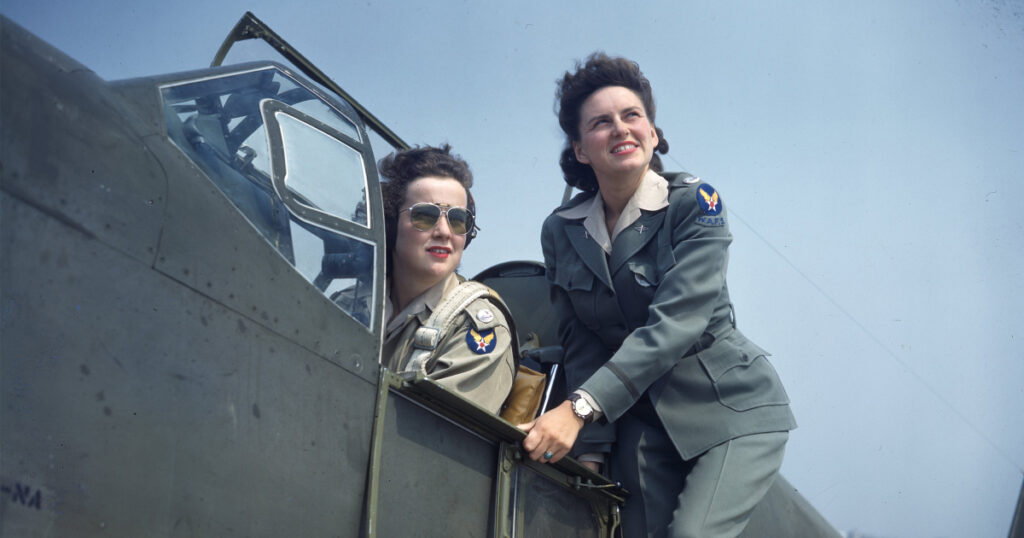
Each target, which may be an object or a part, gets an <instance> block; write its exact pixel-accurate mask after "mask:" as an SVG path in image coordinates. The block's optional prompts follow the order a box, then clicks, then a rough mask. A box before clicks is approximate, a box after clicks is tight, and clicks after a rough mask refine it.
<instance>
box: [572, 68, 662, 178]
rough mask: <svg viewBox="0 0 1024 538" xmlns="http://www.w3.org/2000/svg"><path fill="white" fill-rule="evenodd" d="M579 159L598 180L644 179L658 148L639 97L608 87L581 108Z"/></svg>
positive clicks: (629, 92)
mask: <svg viewBox="0 0 1024 538" xmlns="http://www.w3.org/2000/svg"><path fill="white" fill-rule="evenodd" d="M572 145H573V150H574V151H575V152H576V159H577V160H578V161H579V162H581V163H583V164H589V165H590V166H591V168H593V169H594V174H595V175H597V178H598V179H599V180H605V181H606V180H612V179H616V178H619V177H622V176H630V177H632V176H634V175H637V176H642V175H643V173H644V172H646V171H647V167H648V166H649V165H650V163H651V157H652V156H653V155H654V148H655V147H656V146H657V145H658V135H657V133H655V131H654V125H653V124H652V123H651V122H650V120H649V119H648V117H647V111H646V110H645V109H644V104H643V101H641V100H640V97H639V96H638V95H637V94H636V93H634V92H633V90H630V89H629V88H625V87H623V86H606V87H604V88H601V89H600V90H597V91H596V92H594V93H592V94H590V97H587V99H586V100H585V101H583V105H582V106H580V139H579V140H578V141H574V142H573V144H572Z"/></svg>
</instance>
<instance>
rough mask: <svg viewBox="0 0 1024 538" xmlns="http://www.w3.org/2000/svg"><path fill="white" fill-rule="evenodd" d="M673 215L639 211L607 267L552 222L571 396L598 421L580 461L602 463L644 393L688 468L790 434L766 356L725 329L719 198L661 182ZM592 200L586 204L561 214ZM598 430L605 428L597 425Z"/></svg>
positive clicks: (564, 225) (682, 181) (570, 223)
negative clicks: (594, 407) (721, 447)
mask: <svg viewBox="0 0 1024 538" xmlns="http://www.w3.org/2000/svg"><path fill="white" fill-rule="evenodd" d="M665 177H666V179H668V181H669V206H668V207H666V208H663V209H660V210H657V211H643V212H642V214H641V216H640V218H639V219H638V220H637V221H636V222H634V223H633V224H632V225H631V226H630V227H629V228H627V229H625V230H623V231H622V232H621V233H619V235H617V236H616V237H615V240H614V241H613V243H612V251H611V254H610V255H606V254H605V252H604V250H602V249H601V247H600V246H599V245H598V244H597V243H596V242H595V241H594V240H593V239H592V238H589V237H588V234H587V232H586V230H585V229H584V227H583V219H567V218H564V217H562V216H559V215H557V214H552V215H550V216H549V217H548V218H547V219H546V220H545V222H544V227H543V231H542V236H541V244H542V246H543V249H544V261H545V263H546V264H547V277H548V280H549V282H550V284H551V300H552V304H553V306H554V308H555V310H556V313H557V314H558V317H559V336H560V339H561V342H562V346H563V348H564V351H565V366H566V375H567V382H568V387H569V389H570V390H574V389H577V388H580V389H582V390H585V391H587V392H588V393H589V394H590V395H591V396H592V397H593V399H594V400H595V402H596V403H597V404H598V406H599V407H600V408H601V410H602V411H603V413H604V417H603V419H602V420H601V421H599V422H598V423H595V424H591V425H589V426H587V427H586V428H585V429H584V430H583V432H582V433H581V436H580V441H579V442H578V443H577V447H576V451H577V452H589V451H594V450H597V451H608V449H609V448H610V443H611V442H613V441H614V429H613V428H612V427H611V426H610V425H609V424H607V422H614V421H615V420H616V419H618V418H620V417H621V416H622V415H623V414H624V413H626V411H627V410H629V408H630V407H631V406H632V405H633V404H634V403H635V402H636V401H637V400H638V399H639V398H640V397H641V395H643V394H644V393H645V392H646V393H647V394H648V395H649V397H650V399H651V402H652V403H653V405H654V409H655V411H656V412H657V414H658V417H659V418H660V419H661V421H662V424H664V425H665V428H666V430H667V432H668V434H669V437H670V438H671V439H672V441H673V443H674V444H675V446H676V449H677V450H678V451H679V453H680V455H681V456H682V457H683V458H684V459H687V460H688V459H691V458H693V457H696V456H698V455H700V454H701V453H703V452H704V451H706V450H707V449H709V448H711V447H713V446H715V445H718V444H720V443H723V442H725V441H728V440H730V439H734V438H736V437H739V436H742V435H748V434H753V433H764V432H771V431H785V430H790V429H792V428H795V427H796V422H795V421H794V419H793V415H792V413H791V412H790V409H789V398H788V396H787V395H786V391H785V389H784V388H783V386H782V383H781V381H780V380H779V378H778V375H777V374H776V372H775V369H774V368H773V367H772V365H771V364H770V363H769V362H768V359H767V355H768V353H767V352H765V351H764V350H762V349H761V348H760V347H758V346H757V345H755V344H754V343H753V342H751V341H749V340H747V339H746V338H745V337H744V336H743V334H742V333H740V332H739V331H738V330H737V329H736V328H735V327H734V324H733V321H732V320H733V319H734V317H733V315H732V304H731V302H730V300H729V292H728V289H727V286H726V278H725V275H726V269H727V265H728V263H727V261H728V246H729V243H730V242H731V241H732V236H731V235H730V233H729V227H728V222H727V220H726V216H725V212H724V209H723V206H722V203H721V200H720V198H719V195H718V194H717V192H716V191H715V190H714V189H713V188H712V187H711V186H710V185H707V184H706V183H702V182H700V180H698V179H697V178H695V177H693V176H690V175H689V174H666V175H665ZM593 196H594V193H583V194H580V195H579V196H577V197H575V198H574V199H573V200H571V201H569V202H568V204H566V205H565V206H563V207H561V208H559V209H558V210H556V212H557V211H559V210H562V209H565V208H569V207H573V206H575V205H577V204H579V203H582V202H583V201H585V200H587V199H589V198H591V197H593ZM602 422H604V423H605V424H601V423H602Z"/></svg>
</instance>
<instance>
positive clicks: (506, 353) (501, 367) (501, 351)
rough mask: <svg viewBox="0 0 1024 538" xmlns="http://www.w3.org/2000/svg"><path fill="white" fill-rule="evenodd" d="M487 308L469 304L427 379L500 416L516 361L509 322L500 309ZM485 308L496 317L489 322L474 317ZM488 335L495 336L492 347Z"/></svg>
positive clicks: (485, 304)
mask: <svg viewBox="0 0 1024 538" xmlns="http://www.w3.org/2000/svg"><path fill="white" fill-rule="evenodd" d="M488 305H490V302H489V301H487V300H486V299H479V300H477V301H473V302H472V303H470V306H469V309H468V311H467V312H465V313H464V314H465V315H464V316H463V322H462V323H461V324H460V325H459V326H457V327H456V328H455V329H453V330H452V331H450V332H449V333H448V335H447V336H446V337H445V339H444V341H443V342H441V349H440V351H439V353H438V359H437V362H436V363H435V365H434V367H433V368H431V370H430V372H429V374H428V377H429V378H430V379H433V380H434V381H437V382H438V383H440V384H441V385H443V386H444V387H445V388H447V389H448V390H451V391H452V392H455V393H456V394H458V395H460V396H462V397H464V398H466V399H468V400H470V401H472V402H473V403H475V404H477V405H479V406H480V407H483V408H484V409H487V410H488V411H490V412H492V413H495V414H497V413H498V412H499V411H501V405H502V404H503V403H505V398H507V397H508V393H509V391H511V390H512V380H513V378H514V376H515V361H514V358H513V356H512V340H511V335H510V332H509V328H508V322H506V321H505V317H504V316H503V315H502V313H501V311H500V310H499V309H498V308H497V307H494V306H493V305H490V306H489V307H488ZM484 308H487V310H488V311H489V312H490V313H491V315H493V316H494V318H493V320H491V321H489V322H486V323H485V322H480V321H479V320H477V319H476V317H475V313H476V312H478V311H480V310H481V309H484ZM471 330H472V331H473V332H474V333H475V334H476V335H483V341H482V343H480V344H478V343H476V340H475V336H474V335H473V334H471V333H470V331H471ZM492 331H493V332H492ZM488 335H492V337H493V346H492V343H491V342H490V341H489V340H487V338H488Z"/></svg>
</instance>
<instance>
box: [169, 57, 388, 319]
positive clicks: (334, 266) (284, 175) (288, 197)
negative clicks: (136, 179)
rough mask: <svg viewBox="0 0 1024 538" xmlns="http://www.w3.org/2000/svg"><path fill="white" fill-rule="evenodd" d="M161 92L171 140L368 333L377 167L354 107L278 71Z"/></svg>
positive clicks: (263, 69) (256, 70) (210, 79)
mask: <svg viewBox="0 0 1024 538" xmlns="http://www.w3.org/2000/svg"><path fill="white" fill-rule="evenodd" d="M160 92H161V98H162V100H163V109H164V118H165V122H166V125H167V133H168V136H169V137H170V138H171V139H172V140H173V141H174V142H175V143H176V144H177V145H178V146H179V147H180V148H181V149H182V150H183V151H184V152H185V154H187V155H188V156H189V157H190V158H191V159H192V161H194V162H195V163H196V164H197V165H198V166H199V167H200V168H201V169H202V170H203V171H204V172H205V173H206V174H207V175H208V176H209V177H210V178H211V179H212V180H213V182H214V183H215V184H216V185H217V187H219V188H220V190H221V191H222V192H223V193H224V194H225V195H226V196H227V197H228V198H229V199H230V200H231V201H232V203H234V205H235V206H236V207H237V208H238V209H239V210H240V211H241V212H242V213H243V214H244V215H245V216H246V218H247V219H248V220H249V222H250V223H252V225H253V226H254V227H255V228H256V229H257V230H259V232H260V233H261V234H262V235H263V237H265V238H266V239H267V241H269V242H270V244H271V245H273V246H274V248H275V249H276V250H277V252H279V253H280V254H281V255H282V256H283V257H284V258H285V259H287V260H288V262H289V263H291V264H292V265H293V266H294V267H295V268H296V270H298V271H299V272H300V273H301V274H302V275H303V276H304V277H305V278H306V279H307V280H309V281H310V282H311V283H313V285H315V286H316V287H317V288H319V289H320V290H321V291H322V292H323V293H324V294H325V295H327V296H328V297H329V298H330V299H331V300H332V301H334V302H335V304H337V305H338V306H339V307H340V308H341V309H342V310H344V311H345V312H347V313H348V314H349V315H351V316H352V317H353V318H355V319H356V320H358V321H359V322H360V323H362V324H363V326H365V327H367V328H368V329H369V328H370V327H371V323H372V320H373V319H374V305H375V304H376V301H375V298H374V289H375V286H374V282H373V277H374V266H375V256H377V247H376V243H375V241H374V234H373V232H372V230H371V228H372V223H373V219H372V218H371V217H372V215H371V214H370V210H369V208H371V207H374V204H372V203H371V200H369V199H368V190H369V185H370V183H369V182H368V180H367V177H368V170H370V171H372V172H373V173H375V168H374V166H373V162H372V161H373V159H372V153H371V150H370V145H369V142H368V141H367V137H366V136H365V130H364V129H362V128H361V125H360V123H359V121H358V116H357V114H356V113H355V111H354V110H353V109H352V108H351V106H349V105H348V104H347V103H345V102H343V101H337V100H334V99H330V98H327V97H325V96H324V95H322V94H321V93H320V92H319V91H318V90H315V89H313V88H312V87H309V86H307V85H306V84H305V83H304V82H303V81H301V80H300V79H298V78H296V77H293V76H291V75H290V74H289V73H288V72H287V71H286V70H285V69H283V68H281V67H280V66H277V65H276V64H269V65H263V66H255V67H249V68H243V69H240V70H239V71H236V72H230V73H226V74H222V75H213V76H207V77H204V78H200V79H194V80H186V81H180V82H172V83H167V84H164V85H162V86H160ZM368 165H369V166H368Z"/></svg>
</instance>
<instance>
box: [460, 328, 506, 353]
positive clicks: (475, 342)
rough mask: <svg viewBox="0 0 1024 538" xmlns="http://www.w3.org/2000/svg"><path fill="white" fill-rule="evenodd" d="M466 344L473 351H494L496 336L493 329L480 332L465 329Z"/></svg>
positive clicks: (496, 342) (496, 343)
mask: <svg viewBox="0 0 1024 538" xmlns="http://www.w3.org/2000/svg"><path fill="white" fill-rule="evenodd" d="M466 345H468V346H469V349H471V350H472V351H473V353H476V354H478V355H483V354H484V353H490V352H492V351H494V346H496V345H498V337H497V335H495V334H494V329H487V330H483V331H480V332H477V331H474V330H473V329H470V330H468V331H466Z"/></svg>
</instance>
